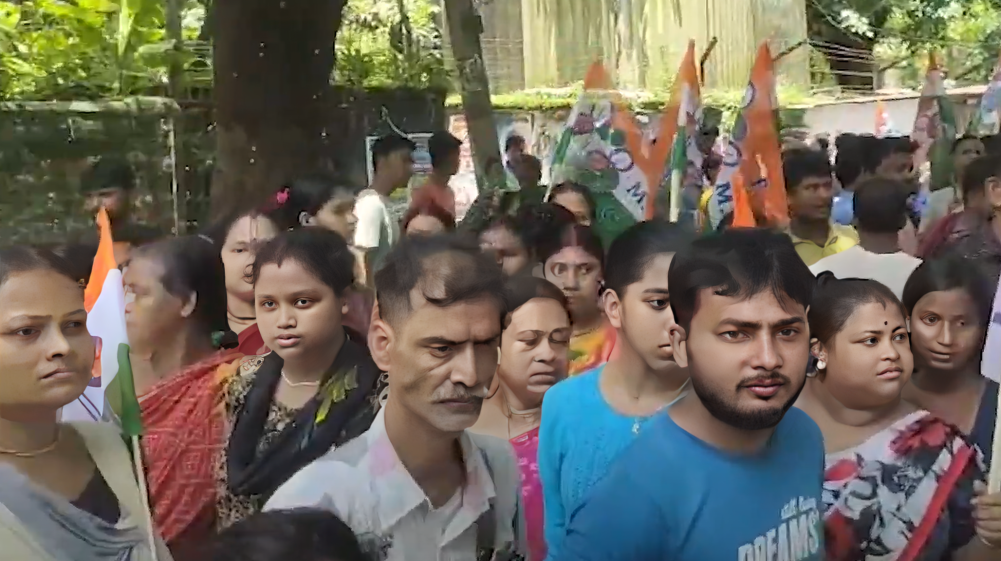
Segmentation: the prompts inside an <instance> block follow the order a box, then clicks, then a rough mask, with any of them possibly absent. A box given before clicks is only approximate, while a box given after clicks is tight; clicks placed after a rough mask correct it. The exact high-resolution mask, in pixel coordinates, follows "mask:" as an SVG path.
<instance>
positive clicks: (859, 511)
mask: <svg viewBox="0 0 1001 561" xmlns="http://www.w3.org/2000/svg"><path fill="white" fill-rule="evenodd" d="M905 317H906V314H905V311H904V309H903V306H902V305H901V304H900V301H899V300H897V298H896V296H894V294H893V293H892V292H891V291H890V289H888V288H887V287H885V286H883V285H882V284H879V283H878V282H876V281H872V280H862V279H845V280H838V279H836V278H834V275H832V274H831V273H822V274H821V275H820V276H819V277H818V279H817V289H816V291H815V292H814V301H813V305H812V306H811V307H810V311H809V315H808V319H809V323H810V332H811V335H813V336H814V337H815V338H814V339H813V340H812V341H811V351H812V353H813V356H814V357H815V358H816V359H817V367H816V371H815V372H812V373H811V374H810V377H809V378H808V381H807V384H806V386H805V388H804V389H803V393H802V394H801V396H800V398H799V401H798V402H797V406H798V407H800V408H801V409H803V410H804V411H806V412H807V413H808V414H809V415H810V416H811V417H812V418H813V420H814V421H816V422H817V425H819V426H820V429H821V431H822V432H823V434H824V445H825V447H826V448H827V456H826V459H825V464H826V469H825V474H824V490H823V500H824V505H823V506H824V522H825V530H826V539H825V541H826V547H827V559H828V560H829V561H863V560H877V559H878V560H895V561H939V560H944V559H962V560H964V561H965V560H980V559H985V560H986V559H996V558H997V557H996V555H997V551H995V550H994V548H996V547H998V546H999V545H1001V543H998V541H996V540H997V536H996V535H993V534H989V533H979V532H981V528H982V526H981V524H982V523H983V522H984V521H985V519H990V518H996V517H997V516H996V515H994V514H992V511H991V510H990V509H976V513H975V512H974V511H975V506H974V504H973V500H974V496H975V492H974V486H975V484H977V483H978V482H982V481H983V479H984V466H983V462H982V460H981V458H980V457H979V455H978V453H977V451H976V450H975V449H974V448H973V447H972V446H971V445H970V444H969V443H967V442H966V440H965V439H964V438H963V435H962V433H961V432H960V431H959V429H957V428H956V427H954V426H952V425H949V424H948V423H946V422H945V421H942V420H941V419H938V418H937V417H935V416H933V415H932V414H931V413H928V412H927V411H922V410H919V409H917V408H916V407H914V406H913V405H911V404H909V403H907V402H905V401H903V399H902V398H901V395H902V391H903V389H904V386H906V385H907V382H908V381H909V380H910V377H911V373H912V371H913V368H914V359H913V356H912V354H911V350H910V345H909V337H908V333H907V324H906V321H905ZM996 498H997V497H987V498H986V499H988V500H990V501H993V500H996ZM992 523H993V521H992Z"/></svg>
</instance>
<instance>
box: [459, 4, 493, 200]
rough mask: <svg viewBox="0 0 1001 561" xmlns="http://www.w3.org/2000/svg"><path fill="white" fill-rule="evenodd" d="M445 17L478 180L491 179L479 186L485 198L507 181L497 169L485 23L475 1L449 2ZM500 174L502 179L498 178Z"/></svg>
mask: <svg viewBox="0 0 1001 561" xmlns="http://www.w3.org/2000/svg"><path fill="white" fill-rule="evenodd" d="M445 17H446V19H447V22H448V35H449V39H450V42H451V44H452V57H453V58H454V59H455V66H456V69H457V70H458V74H459V86H460V88H461V91H462V111H463V113H465V115H466V126H467V127H468V130H469V142H470V144H471V145H472V146H471V148H472V152H473V163H474V166H475V168H476V176H477V177H478V178H487V181H486V182H482V181H481V182H480V185H479V187H480V192H481V194H482V193H483V188H484V187H485V186H486V185H485V183H490V184H493V183H494V182H498V181H503V180H504V177H503V171H504V168H503V167H502V166H498V165H497V164H500V163H501V155H500V145H499V143H498V140H497V125H496V123H495V122H494V109H493V105H492V103H491V101H490V81H489V80H488V79H487V69H486V67H485V66H484V65H483V48H482V46H481V45H480V34H481V33H482V32H483V21H482V20H481V19H480V16H479V14H477V13H476V9H475V8H474V7H473V2H472V0H445ZM497 174H500V176H499V177H495V175H497Z"/></svg>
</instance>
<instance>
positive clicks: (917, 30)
mask: <svg viewBox="0 0 1001 561" xmlns="http://www.w3.org/2000/svg"><path fill="white" fill-rule="evenodd" d="M807 6H808V14H809V16H810V19H811V23H812V24H813V27H815V28H816V27H817V26H819V27H821V28H822V27H824V26H829V27H830V28H833V29H836V30H838V31H840V32H843V33H845V34H846V35H848V36H850V37H853V38H856V39H859V40H860V41H862V42H864V43H869V44H871V45H874V46H875V47H876V54H877V57H878V58H879V59H880V60H881V61H886V62H893V63H897V64H896V66H901V61H903V62H902V69H903V70H904V75H905V77H906V78H907V79H908V82H911V81H915V80H917V81H919V80H920V76H922V75H923V74H924V68H925V66H926V60H927V53H928V52H929V51H937V52H938V53H939V54H940V56H941V62H943V63H944V64H945V66H946V68H948V69H949V70H950V71H951V74H952V75H954V76H957V77H960V78H965V79H967V80H969V81H983V80H985V79H986V78H987V77H989V76H990V74H991V70H992V69H993V67H994V64H995V62H996V61H997V58H998V50H999V48H1001V0H807ZM849 56H850V55H849Z"/></svg>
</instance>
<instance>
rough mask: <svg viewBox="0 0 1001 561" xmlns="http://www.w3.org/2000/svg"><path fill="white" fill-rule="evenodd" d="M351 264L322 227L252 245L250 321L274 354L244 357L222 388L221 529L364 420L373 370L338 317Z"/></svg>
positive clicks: (369, 413) (371, 410)
mask: <svg viewBox="0 0 1001 561" xmlns="http://www.w3.org/2000/svg"><path fill="white" fill-rule="evenodd" d="M353 271H354V257H353V256H352V254H351V251H350V249H349V248H348V245H347V243H346V242H345V241H344V238H342V237H341V236H339V235H338V234H336V233H334V232H331V231H328V230H324V229H322V228H305V229H302V230H296V231H293V232H288V233H283V234H280V235H279V236H278V237H276V238H274V239H272V240H271V241H269V242H268V243H267V244H266V245H265V246H264V247H262V248H261V249H260V251H259V252H258V254H257V259H256V261H255V262H254V266H253V270H252V275H251V278H252V280H253V283H254V301H255V308H256V312H257V324H258V325H259V326H260V330H261V335H262V336H263V337H264V343H265V344H266V345H267V347H268V348H270V349H274V351H273V352H271V353H270V354H267V355H264V356H257V357H248V358H246V359H244V360H243V362H242V364H241V366H240V371H239V373H238V375H237V376H235V377H234V378H233V379H232V382H231V383H230V384H229V385H228V387H227V388H226V391H225V406H226V413H227V418H228V421H229V423H230V426H231V433H230V437H229V442H228V445H227V447H226V458H225V461H224V463H223V464H222V466H221V469H220V472H219V484H220V494H221V497H220V504H219V526H220V527H227V526H229V525H231V524H232V523H234V522H236V521H238V520H240V519H242V518H246V517H247V516H249V515H251V514H253V513H255V512H257V511H259V510H260V509H261V508H263V506H264V503H265V502H266V501H267V499H268V497H270V496H271V494H272V493H273V492H274V491H275V490H276V489H277V488H278V487H279V486H280V485H282V484H283V483H284V482H285V481H286V480H288V479H289V478H290V477H291V476H292V475H293V474H295V473H296V472H297V471H298V470H300V469H301V468H302V467H304V466H305V465H307V464H308V463H310V462H312V461H313V460H315V459H316V458H318V457H320V456H321V455H322V454H324V453H325V452H327V451H328V450H329V449H330V448H331V447H334V446H340V445H342V444H344V443H345V442H347V441H349V440H351V439H352V438H354V437H356V436H358V435H360V434H361V433H363V432H365V430H367V429H368V427H369V425H370V424H371V423H372V420H373V418H374V417H375V413H376V411H377V409H378V403H379V400H378V398H379V393H380V373H379V370H378V368H377V367H376V366H375V363H373V362H372V359H371V357H370V356H369V353H368V349H367V347H366V345H365V341H364V340H363V338H362V337H361V336H360V335H358V334H357V333H354V332H352V331H351V330H349V329H346V328H345V327H343V324H342V319H343V314H344V309H345V294H346V291H347V289H348V287H350V286H351V284H352V283H353V282H354V274H353Z"/></svg>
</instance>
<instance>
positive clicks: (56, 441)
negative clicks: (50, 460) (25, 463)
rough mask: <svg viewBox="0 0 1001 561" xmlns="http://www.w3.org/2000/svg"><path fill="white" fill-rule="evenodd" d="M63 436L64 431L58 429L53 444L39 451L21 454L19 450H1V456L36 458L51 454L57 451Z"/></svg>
mask: <svg viewBox="0 0 1001 561" xmlns="http://www.w3.org/2000/svg"><path fill="white" fill-rule="evenodd" d="M61 435H62V431H60V430H59V428H58V427H57V428H56V437H55V439H53V440H52V444H49V445H48V446H45V447H43V448H39V449H38V450H31V451H29V452H20V451H18V450H7V449H6V448H0V454H6V455H8V456H14V457H15V458H34V457H36V456H41V455H42V454H48V453H49V452H51V451H53V450H55V449H56V446H57V445H58V444H59V437H60V436H61Z"/></svg>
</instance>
